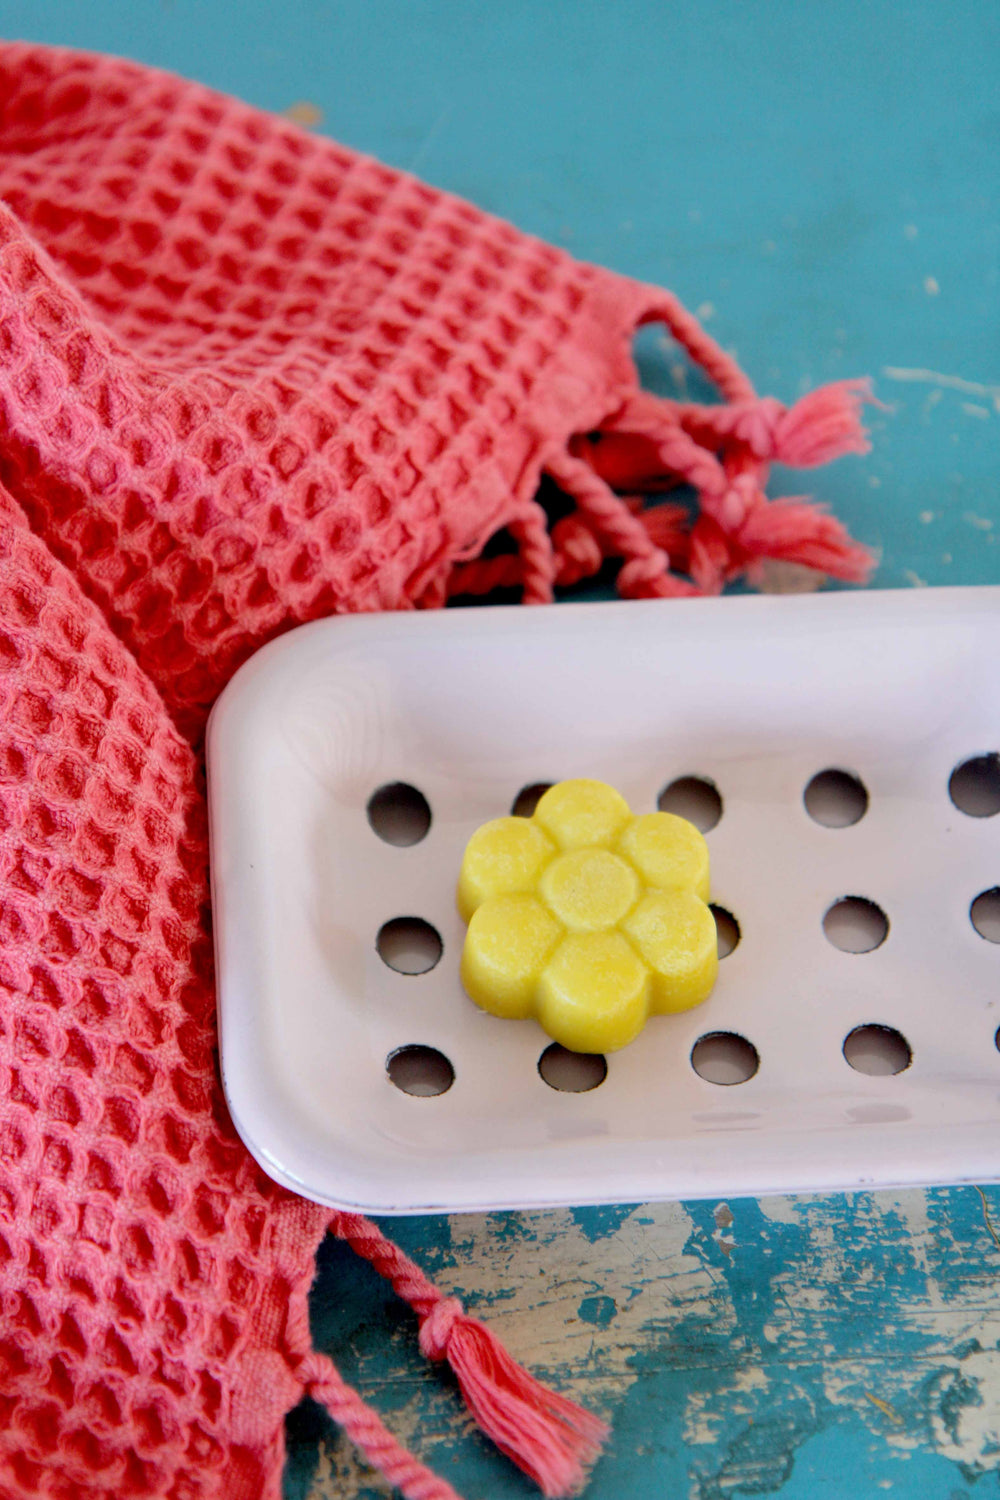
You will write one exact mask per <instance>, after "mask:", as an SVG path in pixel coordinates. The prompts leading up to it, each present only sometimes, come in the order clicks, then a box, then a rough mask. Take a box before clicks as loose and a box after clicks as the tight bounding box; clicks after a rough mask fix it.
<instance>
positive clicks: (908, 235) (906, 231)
mask: <svg viewBox="0 0 1000 1500" xmlns="http://www.w3.org/2000/svg"><path fill="white" fill-rule="evenodd" d="M919 233H920V230H919V229H918V228H917V226H916V224H904V225H903V238H904V239H907V240H915V239H916V237H917V235H918V234H919Z"/></svg>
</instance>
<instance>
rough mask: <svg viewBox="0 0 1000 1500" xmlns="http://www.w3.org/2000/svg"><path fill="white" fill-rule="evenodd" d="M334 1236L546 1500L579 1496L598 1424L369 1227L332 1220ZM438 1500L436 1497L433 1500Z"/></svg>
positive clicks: (350, 1219)
mask: <svg viewBox="0 0 1000 1500" xmlns="http://www.w3.org/2000/svg"><path fill="white" fill-rule="evenodd" d="M330 1228H331V1230H332V1232H333V1233H334V1234H336V1235H337V1236H338V1237H339V1238H340V1239H343V1240H345V1241H346V1242H347V1243H348V1244H349V1245H350V1246H351V1248H352V1250H354V1251H355V1252H356V1254H358V1255H360V1256H361V1257H362V1258H363V1259H364V1260H367V1261H368V1262H369V1263H370V1264H371V1265H373V1266H374V1267H375V1269H376V1271H378V1273H379V1274H380V1275H381V1276H384V1277H385V1278H386V1280H387V1281H388V1282H389V1283H390V1284H391V1286H392V1287H393V1288H394V1290H395V1291H396V1292H397V1294H398V1295H399V1296H400V1297H402V1298H403V1300H404V1301H405V1302H408V1303H409V1305H410V1306H411V1307H412V1308H413V1310H414V1312H415V1313H416V1314H417V1317H418V1318H419V1320H420V1347H421V1350H422V1351H423V1353H424V1354H425V1355H426V1356H427V1357H428V1358H429V1359H434V1360H439V1359H445V1360H447V1362H448V1364H449V1365H450V1367H451V1369H452V1370H453V1371H454V1373H455V1376H456V1378H457V1380H458V1383H459V1388H460V1390H461V1392H462V1396H463V1398H464V1400H465V1403H466V1405H467V1407H468V1409H469V1411H470V1412H471V1414H472V1416H473V1417H474V1418H475V1420H476V1423H477V1425H478V1426H479V1427H480V1428H481V1429H482V1431H483V1432H485V1433H486V1435H487V1436H488V1437H490V1438H491V1439H492V1440H493V1442H494V1443H495V1444H496V1446H497V1447H498V1448H499V1449H500V1451H501V1453H503V1454H505V1456H506V1457H507V1458H509V1459H511V1461H512V1462H513V1463H515V1464H517V1466H518V1467H519V1468H520V1469H522V1470H523V1471H524V1473H526V1474H528V1475H529V1476H530V1477H531V1478H532V1479H533V1480H534V1481H535V1483H536V1484H537V1485H538V1486H539V1488H540V1489H541V1491H542V1494H543V1495H545V1496H546V1497H547V1500H561V1497H565V1496H571V1495H576V1494H578V1493H579V1492H580V1490H581V1489H582V1487H583V1485H584V1483H585V1481H586V1472H587V1468H588V1467H589V1465H590V1464H592V1463H593V1462H594V1461H595V1459H596V1458H597V1456H598V1454H599V1453H600V1450H601V1445H602V1443H603V1442H604V1439H605V1437H606V1435H607V1427H606V1425H605V1423H604V1422H602V1421H601V1420H600V1418H599V1417H596V1416H594V1415H593V1414H592V1413H591V1412H588V1411H585V1410H584V1409H583V1408H582V1407H580V1406H577V1405H576V1403H575V1402H572V1401H568V1400H567V1399H566V1398H565V1397H564V1396H560V1395H558V1394H557V1393H556V1392H554V1391H550V1390H549V1389H548V1388H547V1387H546V1386H544V1385H542V1384H541V1383H540V1382H539V1381H537V1380H536V1379H535V1378H534V1376H532V1375H529V1374H528V1372H527V1371H526V1370H524V1369H522V1367H521V1366H520V1365H519V1364H517V1363H516V1361H515V1360H513V1359H512V1358H511V1356H510V1355H509V1354H508V1353H507V1351H506V1349H505V1348H504V1347H503V1345H502V1344H501V1342H500V1340H499V1339H498V1338H497V1336H496V1334H494V1333H493V1332H492V1331H491V1330H490V1329H489V1328H487V1327H486V1325H485V1324H484V1323H481V1322H480V1321H479V1319H478V1318H473V1317H470V1316H469V1314H468V1313H466V1312H465V1311H464V1309H463V1308H462V1304H461V1303H460V1302H459V1301H458V1299H457V1298H454V1297H448V1298H446V1297H444V1295H443V1294H442V1293H441V1292H440V1291H439V1290H438V1288H437V1287H436V1286H434V1284H433V1283H432V1282H431V1281H429V1280H428V1279H427V1277H426V1276H425V1275H424V1273H423V1272H422V1271H421V1270H420V1268H419V1266H417V1265H416V1264H415V1263H414V1262H413V1261H412V1260H410V1258H409V1256H407V1255H405V1254H404V1253H403V1251H402V1250H400V1249H399V1247H398V1246H397V1245H394V1244H393V1243H392V1241H391V1240H389V1239H387V1238H386V1237H385V1235H383V1234H382V1233H381V1231H380V1230H379V1229H378V1228H376V1226H375V1225H374V1224H372V1223H371V1222H370V1221H369V1220H367V1219H364V1218H362V1217H361V1216H360V1215H357V1214H334V1215H333V1216H332V1217H331V1220H330ZM435 1500H436V1497H435Z"/></svg>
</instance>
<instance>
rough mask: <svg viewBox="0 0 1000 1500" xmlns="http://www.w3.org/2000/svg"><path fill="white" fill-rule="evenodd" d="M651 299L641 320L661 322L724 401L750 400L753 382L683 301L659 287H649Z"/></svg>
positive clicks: (752, 392) (753, 393) (754, 394)
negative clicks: (703, 372) (651, 294)
mask: <svg viewBox="0 0 1000 1500" xmlns="http://www.w3.org/2000/svg"><path fill="white" fill-rule="evenodd" d="M650 290H651V292H652V293H653V301H652V303H651V305H650V307H649V308H648V310H647V312H646V315H645V317H644V319H643V322H645V323H663V324H664V326H665V327H666V329H667V332H668V333H669V334H670V336H671V338H673V339H674V340H675V341H676V342H677V343H678V344H680V346H681V348H682V349H683V350H684V351H685V353H687V354H688V355H690V357H691V359H692V360H693V361H694V363H695V364H696V365H698V366H700V368H701V369H703V370H704V371H705V374H706V375H707V376H708V377H709V379H710V380H711V381H712V383H713V385H715V386H716V387H717V388H718V390H719V392H720V394H721V395H722V396H723V397H724V398H725V399H726V400H727V401H752V400H753V399H754V397H755V396H756V394H757V393H756V391H755V390H754V387H753V382H752V381H751V380H750V378H749V377H748V376H747V375H745V374H744V373H743V371H742V370H741V369H740V367H739V365H738V364H737V363H736V361H735V359H733V357H732V355H730V354H727V353H726V351H725V350H724V349H723V348H722V346H721V345H720V344H717V343H716V342H715V340H714V339H713V338H712V336H711V335H710V334H708V333H706V332H705V330H704V328H702V326H701V324H700V323H699V322H698V319H697V318H696V317H695V316H694V314H693V313H690V312H688V310H687V308H686V307H685V306H684V304H683V302H681V301H680V299H679V298H678V297H675V296H674V294H673V292H668V291H665V290H663V289H661V288H660V287H654V288H651V289H650Z"/></svg>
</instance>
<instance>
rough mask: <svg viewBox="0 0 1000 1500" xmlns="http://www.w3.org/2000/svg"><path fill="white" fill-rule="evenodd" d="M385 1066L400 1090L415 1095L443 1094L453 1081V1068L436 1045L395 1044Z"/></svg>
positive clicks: (432, 1096)
mask: <svg viewBox="0 0 1000 1500" xmlns="http://www.w3.org/2000/svg"><path fill="white" fill-rule="evenodd" d="M385 1070H386V1072H387V1073H388V1075H389V1079H390V1082H392V1083H394V1084H395V1085H396V1087H397V1088H398V1089H399V1090H400V1092H401V1093H404V1094H413V1095H415V1096H416V1097H418V1098H424V1099H432V1098H435V1097H436V1096H437V1095H438V1094H446V1093H447V1092H448V1090H449V1089H450V1088H451V1086H452V1084H453V1083H454V1082H455V1069H454V1068H453V1067H452V1065H451V1063H450V1062H449V1061H448V1059H447V1058H446V1057H445V1055H444V1053H443V1052H439V1051H438V1050H437V1048H436V1047H423V1046H418V1045H416V1044H414V1045H412V1046H409V1047H397V1048H396V1050H395V1052H390V1053H389V1056H388V1057H387V1058H386V1060H385Z"/></svg>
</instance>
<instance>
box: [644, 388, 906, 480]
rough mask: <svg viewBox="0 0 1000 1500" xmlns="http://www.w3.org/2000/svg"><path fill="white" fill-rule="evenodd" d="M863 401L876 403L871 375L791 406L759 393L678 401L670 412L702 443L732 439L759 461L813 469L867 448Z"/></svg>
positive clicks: (719, 443)
mask: <svg viewBox="0 0 1000 1500" xmlns="http://www.w3.org/2000/svg"><path fill="white" fill-rule="evenodd" d="M866 402H869V403H872V404H874V405H877V404H878V403H877V402H876V401H875V397H874V396H873V395H872V389H871V382H870V381H868V380H839V381H835V382H834V383H833V384H832V385H822V386H820V387H819V389H818V390H815V391H810V392H809V394H808V395H806V396H803V397H802V398H801V400H799V401H796V403H795V405H794V406H790V407H786V406H783V405H782V403H781V402H780V401H776V400H775V399H774V398H773V397H771V396H763V397H755V398H754V399H753V400H751V401H739V402H734V403H733V404H731V405H729V406H690V405H683V406H677V407H674V408H672V414H673V416H674V417H675V419H676V420H677V421H679V423H680V425H681V427H682V428H683V429H684V431H685V432H686V433H687V434H688V435H689V436H690V437H692V438H694V440H695V442H697V443H699V444H701V445H702V446H703V447H705V448H713V447H714V448H719V447H724V446H725V445H726V443H727V442H736V443H740V444H742V445H743V446H744V447H745V448H746V449H748V450H749V451H750V453H751V454H752V455H753V457H754V458H756V459H760V460H761V461H762V462H765V463H770V462H773V463H781V464H788V465H789V467H790V468H793V469H813V468H816V467H817V466H818V465H819V464H825V463H829V462H830V460H831V459H834V458H842V457H843V456H844V454H846V453H867V452H868V451H869V448H870V446H871V445H870V443H869V441H868V434H867V433H866V431H865V429H864V426H863V425H862V422H861V410H862V407H863V406H864V405H865V403H866Z"/></svg>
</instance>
